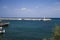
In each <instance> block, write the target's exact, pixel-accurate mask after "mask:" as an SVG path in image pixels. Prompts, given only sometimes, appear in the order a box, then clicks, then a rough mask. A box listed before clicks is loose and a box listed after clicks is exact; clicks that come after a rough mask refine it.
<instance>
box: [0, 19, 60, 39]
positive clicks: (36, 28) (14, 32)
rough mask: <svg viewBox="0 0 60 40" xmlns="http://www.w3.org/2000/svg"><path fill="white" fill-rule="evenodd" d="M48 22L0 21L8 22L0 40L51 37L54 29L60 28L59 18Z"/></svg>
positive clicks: (0, 35)
mask: <svg viewBox="0 0 60 40" xmlns="http://www.w3.org/2000/svg"><path fill="white" fill-rule="evenodd" d="M51 19H52V20H50V21H39V20H35V21H33V20H2V22H9V25H8V26H6V27H4V29H5V33H4V34H0V40H43V39H44V38H46V39H48V38H51V37H53V32H54V30H53V29H54V27H55V26H56V25H58V26H60V18H51Z"/></svg>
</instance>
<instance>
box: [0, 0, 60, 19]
mask: <svg viewBox="0 0 60 40" xmlns="http://www.w3.org/2000/svg"><path fill="white" fill-rule="evenodd" d="M0 17H50V18H60V0H0Z"/></svg>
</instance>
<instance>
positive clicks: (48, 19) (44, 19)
mask: <svg viewBox="0 0 60 40" xmlns="http://www.w3.org/2000/svg"><path fill="white" fill-rule="evenodd" d="M42 20H43V21H50V20H52V19H50V18H45V17H44V18H43V19H42Z"/></svg>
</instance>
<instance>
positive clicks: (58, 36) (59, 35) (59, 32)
mask: <svg viewBox="0 0 60 40" xmlns="http://www.w3.org/2000/svg"><path fill="white" fill-rule="evenodd" d="M43 40H47V38H43ZM49 40H60V26H55V28H54V30H53V37H51V38H49Z"/></svg>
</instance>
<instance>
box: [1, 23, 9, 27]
mask: <svg viewBox="0 0 60 40" xmlns="http://www.w3.org/2000/svg"><path fill="white" fill-rule="evenodd" d="M8 24H9V22H8V23H0V27H1V26H2V27H3V26H8Z"/></svg>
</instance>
